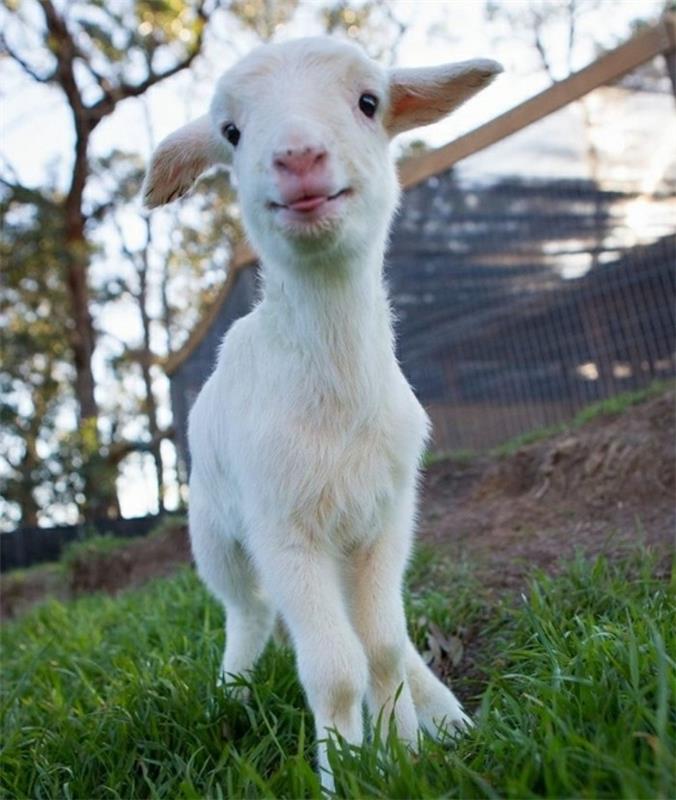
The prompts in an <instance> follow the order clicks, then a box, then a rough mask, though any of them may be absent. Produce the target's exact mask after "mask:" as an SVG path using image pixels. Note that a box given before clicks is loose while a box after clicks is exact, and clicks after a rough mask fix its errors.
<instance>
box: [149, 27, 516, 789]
mask: <svg viewBox="0 0 676 800" xmlns="http://www.w3.org/2000/svg"><path fill="white" fill-rule="evenodd" d="M500 71H501V67H500V65H499V64H497V63H495V62H494V61H489V60H474V61H465V62H462V63H457V64H447V65H444V66H440V67H435V68H428V69H395V70H390V71H388V70H386V69H384V68H383V67H381V66H379V65H378V64H376V63H375V62H373V61H371V60H370V59H369V58H367V57H366V56H365V55H364V53H363V52H362V51H361V50H360V49H359V48H357V47H355V46H352V45H349V44H346V43H343V42H339V41H336V40H332V39H327V38H313V39H300V40H297V41H293V42H288V43H284V44H271V45H265V46H263V47H261V48H259V49H257V50H255V51H254V52H252V53H251V54H250V55H248V56H247V57H246V58H244V59H243V60H242V61H241V62H240V63H238V64H237V65H236V66H235V67H233V68H232V69H230V70H229V71H228V72H226V74H225V75H224V76H223V77H222V78H221V80H220V81H219V83H218V85H217V88H216V93H215V96H214V99H213V102H212V105H211V109H210V112H209V113H208V114H207V115H205V116H204V117H201V118H200V119H197V120H195V121H194V122H192V123H190V124H188V125H186V126H185V127H183V128H181V129H180V130H178V131H176V132H175V133H174V134H172V135H171V136H169V137H168V138H167V139H165V140H164V141H163V142H162V143H161V144H160V145H159V147H158V148H157V151H156V153H155V154H154V156H153V160H152V164H151V166H150V170H149V174H148V176H147V177H146V184H145V187H144V192H145V201H146V203H147V204H148V205H149V206H158V205H161V204H163V203H167V202H169V201H171V200H173V199H174V198H176V197H179V196H181V195H183V194H185V193H186V192H187V191H188V189H189V188H190V187H191V186H192V184H193V182H194V181H195V179H196V178H197V177H198V176H199V175H200V173H202V172H203V171H204V170H206V169H207V168H209V167H210V166H211V165H213V164H215V163H218V162H231V163H232V169H233V173H234V175H235V176H236V179H237V182H238V188H239V199H240V202H241V208H242V217H243V220H244V225H245V228H246V231H247V234H248V236H249V238H250V240H251V242H252V244H253V246H254V247H255V249H256V251H257V252H258V254H259V255H260V258H261V275H262V284H263V285H262V289H263V292H262V299H261V300H260V302H259V303H258V304H257V306H256V307H255V308H254V310H253V311H252V312H251V313H250V314H248V315H247V316H246V317H244V318H242V319H240V320H238V321H237V322H236V323H235V324H234V325H233V326H232V327H231V329H230V330H229V331H228V333H227V335H226V336H225V339H224V340H223V345H222V347H221V350H220V354H219V357H218V363H217V366H216V369H215V371H214V373H213V374H212V375H211V377H210V378H209V380H208V381H207V382H206V384H205V385H204V387H203V389H202V391H201V393H200V395H199V397H198V398H197V401H196V402H195V405H194V407H193V409H192V412H191V415H190V430H189V439H190V450H191V454H192V475H191V478H190V534H191V538H192V547H193V553H194V557H195V561H196V563H197V568H198V570H199V573H200V575H201V577H202V578H203V580H204V581H205V583H206V584H207V586H208V587H209V588H210V590H211V591H212V592H213V593H214V594H215V595H216V596H217V597H218V598H219V600H221V601H222V602H223V604H224V605H225V607H226V610H227V615H226V616H227V618H226V648H225V654H224V657H223V665H222V676H223V677H227V676H233V675H238V674H243V675H246V674H247V673H249V672H250V670H251V669H252V668H253V666H254V663H255V661H256V659H257V658H258V656H259V655H260V653H261V651H262V650H263V648H264V647H265V644H266V642H267V640H268V638H269V636H270V633H271V630H272V628H273V623H274V621H275V618H276V615H277V614H280V615H281V617H282V618H283V620H284V623H285V624H286V627H287V628H288V630H289V632H290V635H291V638H292V641H293V645H294V648H295V652H296V659H297V666H298V672H299V675H300V680H301V682H302V685H303V687H304V690H305V693H306V696H307V700H308V703H309V705H310V707H311V709H312V713H313V715H314V719H315V724H316V731H317V737H318V738H319V739H320V740H322V741H320V745H319V767H320V771H321V774H322V781H323V784H324V786H325V787H327V788H331V787H332V785H333V779H332V776H331V774H330V770H329V765H328V760H327V751H326V737H327V735H328V733H329V732H330V731H334V730H335V731H337V732H338V733H339V734H341V735H342V736H343V737H344V738H345V739H346V740H347V741H348V742H350V743H352V744H359V743H361V741H362V736H363V717H362V704H363V701H364V700H365V699H366V701H367V703H368V707H369V709H370V712H371V715H372V718H373V719H374V720H375V719H377V718H378V716H379V715H380V714H381V712H382V717H381V719H382V720H383V722H384V724H387V723H388V722H389V720H390V717H391V716H392V715H393V717H394V722H395V724H396V729H397V732H398V735H399V737H400V738H402V739H403V740H405V741H406V742H409V743H410V744H411V745H412V746H415V744H416V741H417V736H418V729H419V727H422V728H424V729H426V730H427V731H429V732H430V733H432V734H433V735H439V734H440V732H441V730H442V729H443V728H445V727H449V728H450V729H462V728H463V727H464V726H466V725H467V724H468V723H469V720H468V719H467V717H466V716H465V714H464V713H463V711H462V708H461V706H460V704H459V703H458V701H457V700H456V698H455V696H454V695H453V693H452V692H451V691H450V690H449V689H448V688H446V686H444V685H443V684H442V683H441V682H440V681H439V680H437V678H436V677H435V676H434V675H433V674H432V673H431V672H430V670H429V669H428V668H427V666H426V665H425V663H424V661H423V659H422V658H421V656H420V655H419V654H418V653H417V651H416V649H415V647H414V646H413V644H412V643H411V641H410V639H409V637H408V634H407V630H406V621H405V618H404V608H403V602H402V576H403V573H404V569H405V566H406V563H407V560H408V558H409V553H410V551H411V546H412V539H413V530H414V521H415V515H416V483H417V478H418V468H419V463H420V457H421V453H422V452H423V448H424V445H425V441H426V439H427V436H428V428H429V421H428V418H427V416H426V414H425V412H424V411H423V409H422V407H421V405H420V404H419V403H418V401H417V400H416V398H415V396H414V394H413V392H412V391H411V388H410V386H409V385H408V383H407V382H406V379H405V378H404V376H403V374H402V372H401V370H400V368H399V365H398V363H397V359H396V357H395V353H394V347H393V335H392V319H391V313H390V307H389V305H388V298H387V290H386V288H385V285H384V282H383V255H384V250H385V244H386V239H387V233H388V227H389V224H390V221H391V219H392V216H393V213H394V210H395V207H396V205H397V199H398V195H399V187H398V183H397V177H396V172H395V167H394V163H393V159H392V157H391V155H390V153H389V147H388V145H389V142H390V139H391V138H392V137H393V136H394V135H396V134H398V133H400V132H402V131H406V130H409V129H410V128H415V127H417V126H420V125H426V124H429V123H431V122H435V121H436V120H438V119H440V118H441V117H443V116H444V115H446V114H448V113H449V112H450V111H452V110H453V109H454V108H456V107H457V106H458V105H460V104H461V103H462V102H463V101H464V100H466V99H467V98H469V97H471V96H472V95H473V94H475V93H476V92H478V91H479V90H480V89H481V88H483V87H485V86H486V85H487V84H488V83H489V82H490V81H491V80H492V79H493V78H494V77H495V75H496V74H497V73H498V72H500ZM395 696H396V703H395V702H394V700H395Z"/></svg>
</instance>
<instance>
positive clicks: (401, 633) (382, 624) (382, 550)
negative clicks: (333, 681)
mask: <svg viewBox="0 0 676 800" xmlns="http://www.w3.org/2000/svg"><path fill="white" fill-rule="evenodd" d="M409 535H410V534H409V533H408V532H407V531H406V530H404V529H403V527H402V528H400V529H399V530H396V529H394V530H388V531H385V532H384V533H383V534H382V535H381V536H380V538H379V539H377V540H376V542H375V543H373V544H371V545H369V546H365V547H363V548H360V549H359V550H358V551H357V552H356V553H355V554H354V555H353V557H352V559H351V563H350V565H349V573H348V585H349V587H350V588H349V596H350V601H351V610H352V619H353V622H354V626H355V628H356V630H357V633H358V634H359V637H360V639H361V641H362V644H363V645H364V649H365V650H366V655H367V658H368V661H369V689H368V693H367V699H368V706H369V711H370V712H371V715H372V717H373V719H374V722H375V721H376V720H378V719H379V720H380V723H381V735H383V736H386V735H387V726H388V724H389V722H390V720H391V719H394V722H395V725H396V729H397V734H398V736H399V738H400V739H402V740H403V741H406V742H408V743H409V744H410V745H411V746H412V747H414V748H415V747H416V745H417V738H418V720H417V716H416V711H415V706H414V702H413V697H412V695H411V688H410V686H409V682H408V679H407V674H406V648H407V643H408V633H407V631H406V618H405V614H404V603H403V598H402V578H403V573H404V569H405V565H406V560H407V557H408V549H409V545H408V537H409Z"/></svg>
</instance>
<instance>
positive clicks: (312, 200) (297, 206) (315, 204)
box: [268, 186, 352, 216]
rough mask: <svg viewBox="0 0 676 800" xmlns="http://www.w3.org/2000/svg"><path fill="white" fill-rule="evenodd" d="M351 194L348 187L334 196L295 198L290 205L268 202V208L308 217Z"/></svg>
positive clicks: (316, 195) (311, 195) (318, 195)
mask: <svg viewBox="0 0 676 800" xmlns="http://www.w3.org/2000/svg"><path fill="white" fill-rule="evenodd" d="M351 194H352V189H351V188H350V187H349V186H348V187H346V188H345V189H340V191H338V192H336V193H335V194H328V195H326V194H308V195H304V196H302V197H299V198H297V199H296V200H294V201H293V202H290V203H286V204H285V203H277V202H275V201H274V200H270V201H269V202H268V208H270V209H272V210H275V211H276V210H286V211H292V212H296V213H297V214H299V215H301V216H302V215H305V214H307V215H310V214H312V212H313V211H318V210H319V209H321V208H322V206H325V205H327V204H328V203H332V202H333V201H335V200H338V199H340V198H341V197H347V196H348V195H351Z"/></svg>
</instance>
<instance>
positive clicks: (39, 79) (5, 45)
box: [0, 33, 56, 83]
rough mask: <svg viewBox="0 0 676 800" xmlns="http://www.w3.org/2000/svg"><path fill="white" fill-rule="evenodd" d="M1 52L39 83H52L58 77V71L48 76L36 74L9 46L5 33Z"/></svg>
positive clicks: (0, 39) (0, 40)
mask: <svg viewBox="0 0 676 800" xmlns="http://www.w3.org/2000/svg"><path fill="white" fill-rule="evenodd" d="M0 52H4V53H6V54H7V55H8V56H9V57H10V58H11V59H12V61H14V62H15V63H16V64H18V65H19V66H20V67H21V69H22V70H23V71H24V72H25V73H26V74H27V75H29V76H30V77H31V78H32V79H33V80H34V81H37V82H38V83H51V82H52V81H53V80H54V77H55V76H56V70H54V71H53V72H51V73H49V74H47V75H40V74H39V73H38V72H36V71H35V69H34V68H33V67H31V65H30V64H29V63H28V62H27V61H24V59H23V58H21V56H20V55H19V54H18V53H17V52H16V51H15V50H13V49H12V48H11V47H10V46H9V44H8V42H7V39H6V37H5V34H4V33H0Z"/></svg>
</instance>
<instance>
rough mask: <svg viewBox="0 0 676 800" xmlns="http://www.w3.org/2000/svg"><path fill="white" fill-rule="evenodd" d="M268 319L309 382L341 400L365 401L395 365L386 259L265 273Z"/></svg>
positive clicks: (376, 258) (377, 256) (378, 257)
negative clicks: (356, 397) (358, 397)
mask: <svg viewBox="0 0 676 800" xmlns="http://www.w3.org/2000/svg"><path fill="white" fill-rule="evenodd" d="M263 276H264V299H263V306H264V308H265V310H266V312H267V314H266V316H268V318H270V319H271V320H273V321H274V322H273V326H274V330H275V335H276V336H277V337H279V340H280V341H281V342H285V343H286V344H288V345H289V346H290V347H291V348H293V350H294V351H295V352H297V353H298V354H299V357H300V358H302V360H303V364H304V367H305V368H306V369H307V374H308V379H309V380H312V381H313V382H314V383H315V384H316V385H321V386H322V387H323V388H325V389H327V390H329V391H331V390H333V391H335V392H337V393H338V394H340V395H344V394H346V393H349V392H350V390H352V391H354V392H355V394H361V395H362V396H364V395H365V394H366V393H367V392H373V391H374V390H376V389H377V384H378V382H379V381H382V379H383V378H384V377H385V376H386V374H388V373H389V370H390V369H391V367H392V365H393V364H394V363H395V358H394V348H393V339H392V324H391V315H390V307H389V303H388V299H387V292H386V289H385V286H384V283H383V279H382V256H381V255H380V256H379V255H374V256H372V257H371V258H370V259H366V258H365V260H364V261H363V262H362V263H360V264H358V265H357V264H350V265H348V266H346V267H340V266H339V267H336V266H335V265H331V264H326V263H323V264H322V263H320V264H317V266H316V269H314V268H313V269H307V268H304V269H302V270H297V271H294V270H289V269H286V270H284V269H274V268H266V266H265V265H264V267H263Z"/></svg>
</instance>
